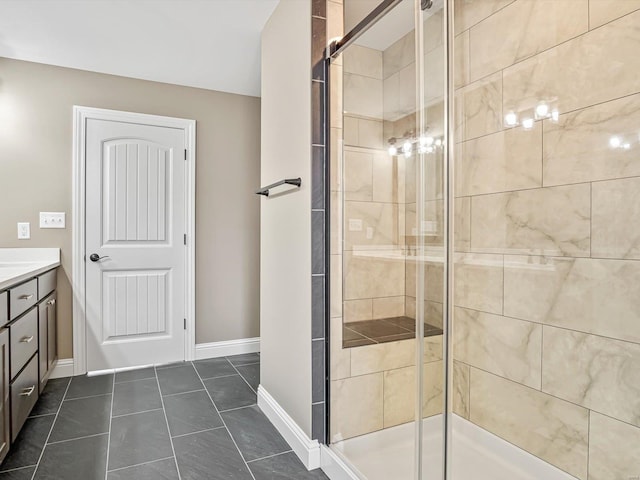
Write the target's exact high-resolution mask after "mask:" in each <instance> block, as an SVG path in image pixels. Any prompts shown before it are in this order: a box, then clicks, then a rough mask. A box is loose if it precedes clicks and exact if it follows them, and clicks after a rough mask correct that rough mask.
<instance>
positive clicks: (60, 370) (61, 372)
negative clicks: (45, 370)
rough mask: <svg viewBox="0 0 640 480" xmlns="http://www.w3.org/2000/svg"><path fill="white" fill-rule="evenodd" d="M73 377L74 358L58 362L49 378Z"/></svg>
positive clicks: (62, 359) (61, 359)
mask: <svg viewBox="0 0 640 480" xmlns="http://www.w3.org/2000/svg"><path fill="white" fill-rule="evenodd" d="M64 377H73V358H60V359H58V360H56V363H55V365H54V366H53V370H52V371H51V375H50V376H49V378H50V379H51V378H64Z"/></svg>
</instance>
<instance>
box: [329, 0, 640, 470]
mask: <svg viewBox="0 0 640 480" xmlns="http://www.w3.org/2000/svg"><path fill="white" fill-rule="evenodd" d="M350 2H351V3H350ZM329 3H332V2H329ZM356 3H358V2H357V1H356V0H344V14H345V18H346V19H347V22H346V23H347V25H346V28H345V35H344V36H343V37H342V39H341V40H339V41H337V42H336V43H334V44H333V45H332V47H331V49H330V53H331V59H330V66H329V79H330V82H329V84H330V91H329V95H330V105H331V106H330V110H331V114H330V143H331V149H330V151H331V153H330V161H331V168H330V170H331V171H330V173H331V207H332V210H331V232H330V233H331V245H330V249H331V271H332V280H331V295H332V298H331V324H330V332H331V342H330V343H331V345H330V354H329V358H330V381H329V387H330V388H329V391H330V399H329V400H330V403H329V412H330V415H329V420H330V421H329V435H328V439H329V442H330V446H331V448H332V449H333V451H334V452H336V454H338V455H339V456H340V457H342V459H343V460H344V461H345V463H346V464H348V465H349V466H350V468H351V469H352V470H353V472H354V474H355V475H357V476H360V477H361V478H366V479H369V480H378V479H381V480H382V479H384V480H388V479H394V480H404V479H407V480H409V479H430V480H431V479H445V478H446V479H455V480H468V479H473V480H483V479H487V480H489V479H491V480H500V479H505V480H507V479H508V480H539V479H544V480H556V479H558V480H560V479H563V480H565V479H566V480H571V479H574V480H575V479H580V480H631V479H637V478H640V447H639V445H640V226H639V225H640V155H639V152H640V75H639V72H640V55H638V53H637V52H639V51H640V1H639V0H447V1H442V0H441V1H437V0H436V1H433V2H430V1H421V0H385V1H383V2H380V3H379V4H377V3H376V2H374V4H373V5H371V7H370V8H368V9H366V10H367V11H366V12H362V10H363V9H362V5H363V2H362V1H360V2H359V4H358V5H356ZM369 3H371V2H369ZM350 9H351V11H350ZM356 10H359V12H357V13H358V14H359V16H358V15H356V14H355V13H354V12H355V11H356ZM354 16H355V17H357V20H359V21H354V20H353V18H354ZM330 21H331V19H330Z"/></svg>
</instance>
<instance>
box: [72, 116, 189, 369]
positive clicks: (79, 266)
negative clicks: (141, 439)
mask: <svg viewBox="0 0 640 480" xmlns="http://www.w3.org/2000/svg"><path fill="white" fill-rule="evenodd" d="M90 119H95V120H107V121H116V122H129V123H137V124H144V125H152V126H159V127H170V128H178V129H181V130H184V133H185V139H186V143H187V146H186V148H187V158H186V164H187V166H186V171H185V196H186V199H185V200H186V201H185V204H186V212H185V223H186V225H185V233H186V234H187V244H186V247H185V285H184V291H185V316H186V335H185V345H184V355H185V360H193V359H194V358H195V350H196V332H195V324H196V318H195V316H196V298H195V251H196V250H195V206H196V197H195V193H196V121H195V120H188V119H184V118H173V117H163V116H158V115H148V114H143V113H134V112H124V111H118V110H107V109H102V108H93V107H83V106H77V105H74V106H73V178H72V184H73V202H72V210H71V216H72V229H73V230H72V237H73V238H72V274H71V288H72V293H73V374H74V375H83V374H85V373H87V338H86V333H87V316H86V296H85V293H86V272H85V266H86V263H85V259H84V256H85V249H86V245H85V242H86V237H85V229H86V224H85V215H86V205H85V202H86V196H85V195H86V144H85V143H86V126H87V121H88V120H90Z"/></svg>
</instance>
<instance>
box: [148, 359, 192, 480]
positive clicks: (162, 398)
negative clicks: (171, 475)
mask: <svg viewBox="0 0 640 480" xmlns="http://www.w3.org/2000/svg"><path fill="white" fill-rule="evenodd" d="M188 363H189V365H191V368H193V370H195V371H196V373H197V370H196V369H195V367H194V366H193V363H192V362H188ZM153 369H154V371H155V372H156V383H157V385H158V393H160V404H161V405H162V414H163V415H164V421H165V424H166V425H167V434H168V435H169V443H170V444H171V451H172V452H173V461H174V463H175V465H176V472H178V480H182V476H181V475H180V467H178V456H177V455H176V448H175V446H174V445H173V438H171V429H170V428H169V419H168V418H167V411H166V410H165V407H164V397H163V396H162V389H161V388H160V379H159V378H158V369H157V367H153Z"/></svg>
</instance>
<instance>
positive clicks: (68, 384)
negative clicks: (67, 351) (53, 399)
mask: <svg viewBox="0 0 640 480" xmlns="http://www.w3.org/2000/svg"><path fill="white" fill-rule="evenodd" d="M72 380H73V377H71V378H69V382H68V383H67V388H65V389H64V394H63V395H62V400H61V401H60V405H58V410H56V417H55V418H54V419H53V423H52V424H51V428H50V429H49V434H48V435H47V439H46V440H45V441H44V445H43V446H42V451H41V452H40V456H39V457H38V461H37V462H36V468H35V469H34V470H33V475H31V480H34V478H36V472H37V471H38V468H39V467H40V461H41V460H42V457H43V455H44V451H45V450H46V449H47V443H48V442H49V438H51V432H53V428H54V427H55V426H56V422H57V421H58V415H59V414H60V409H61V408H62V404H63V403H64V399H65V397H66V396H67V392H69V387H70V386H71V381H72Z"/></svg>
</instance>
